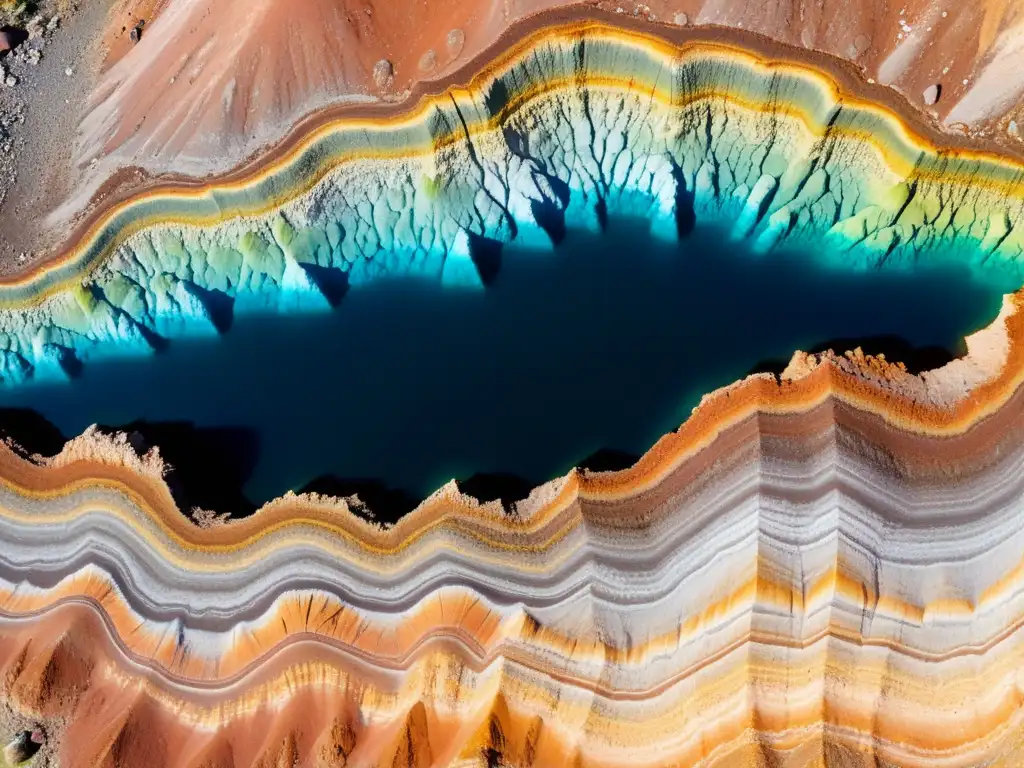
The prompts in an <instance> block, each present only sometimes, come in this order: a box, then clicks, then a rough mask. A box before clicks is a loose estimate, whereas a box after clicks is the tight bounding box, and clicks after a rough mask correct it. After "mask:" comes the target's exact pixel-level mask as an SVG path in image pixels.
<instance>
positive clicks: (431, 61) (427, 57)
mask: <svg viewBox="0 0 1024 768" xmlns="http://www.w3.org/2000/svg"><path fill="white" fill-rule="evenodd" d="M418 66H419V68H420V72H433V71H434V68H435V67H437V53H435V52H434V49H433V48H431V49H429V50H428V51H427V52H426V53H424V54H423V55H422V56H420V61H419V65H418Z"/></svg>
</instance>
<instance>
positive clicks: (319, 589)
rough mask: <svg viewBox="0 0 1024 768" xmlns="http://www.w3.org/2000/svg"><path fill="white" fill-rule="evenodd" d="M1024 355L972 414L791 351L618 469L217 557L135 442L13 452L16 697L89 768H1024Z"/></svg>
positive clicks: (4, 662)
mask: <svg viewBox="0 0 1024 768" xmlns="http://www.w3.org/2000/svg"><path fill="white" fill-rule="evenodd" d="M1022 328H1024V317H1022V316H1021V315H1020V314H1018V312H1017V306H1016V303H1015V302H1008V304H1007V307H1006V309H1005V311H1004V315H1003V316H1002V318H1001V319H1000V321H999V322H997V323H996V325H994V326H993V328H991V329H988V330H987V331H985V332H983V333H982V334H979V335H978V336H977V337H974V338H972V339H971V346H972V352H971V354H970V355H969V356H968V357H967V358H965V359H964V360H962V361H958V363H959V365H960V366H961V369H959V370H960V371H961V372H962V371H963V370H965V369H966V368H969V367H970V366H978V365H981V366H984V365H986V364H991V363H992V361H993V360H992V356H993V355H995V356H996V357H999V356H1000V354H1002V362H1003V364H1004V365H1003V367H1004V369H1005V371H1006V376H1003V377H1001V379H1000V380H998V381H997V380H991V381H984V382H980V383H979V385H978V386H976V387H975V391H976V392H977V393H978V394H979V396H976V397H971V398H969V399H967V400H961V401H957V402H950V403H946V404H941V405H936V404H931V405H929V404H928V403H927V402H926V401H925V402H922V401H920V400H917V399H916V397H913V396H915V395H917V394H919V393H916V392H914V391H913V388H914V387H915V386H927V385H928V381H929V380H928V379H927V378H926V379H925V380H924V381H923V382H922V380H920V379H917V378H916V377H912V376H910V375H908V374H906V373H905V372H903V371H902V370H901V369H900V368H899V367H898V366H892V365H890V364H887V363H885V362H884V361H880V360H876V359H871V358H865V357H861V356H858V355H849V356H846V357H835V356H830V355H826V356H823V357H807V356H802V355H797V356H796V357H795V358H794V361H793V363H792V365H791V366H790V369H789V370H788V371H787V373H786V375H785V377H784V380H783V382H782V383H781V384H780V383H778V382H776V381H774V380H773V379H772V377H770V376H757V377H752V378H750V379H747V380H745V381H743V382H741V383H740V384H737V385H735V386H733V387H730V388H727V389H725V390H722V391H720V392H717V393H714V394H713V395H711V396H709V397H708V398H707V399H706V400H705V401H704V403H703V404H702V405H701V406H700V407H699V408H698V409H697V410H696V412H695V414H694V416H693V418H691V419H690V420H689V421H688V422H687V423H686V424H685V425H684V426H683V427H682V428H681V429H680V430H679V431H678V432H677V433H674V434H672V435H669V436H666V437H665V438H663V440H662V441H660V442H659V443H658V444H657V445H656V446H655V447H654V449H652V451H651V452H650V453H648V454H647V455H646V456H645V457H644V458H643V459H642V460H641V461H640V462H639V463H638V464H637V465H636V466H634V467H633V468H631V469H629V470H626V471H624V472H618V473H588V472H574V473H572V474H570V475H569V476H567V477H565V478H563V479H561V480H558V481H555V482H553V483H550V484H548V485H546V486H544V487H542V488H540V489H538V490H537V491H535V492H534V493H533V494H532V495H531V496H530V498H528V499H527V500H525V501H524V502H522V503H520V504H518V505H517V506H516V507H515V508H514V509H511V510H504V509H502V508H501V507H500V506H499V505H497V504H490V505H481V504H478V503H476V502H475V501H473V500H472V499H470V498H468V497H465V496H462V495H460V494H459V492H458V490H457V489H456V488H455V487H454V485H451V486H448V487H445V488H443V489H441V490H440V491H439V492H438V493H437V494H435V495H434V496H432V497H431V498H430V499H428V500H427V501H425V502H424V503H423V504H422V505H421V506H420V507H419V508H418V509H417V510H416V511H415V512H413V513H411V514H410V515H409V516H407V517H405V518H403V519H402V520H401V521H400V522H399V523H398V524H396V525H394V526H390V527H381V526H378V525H376V524H374V523H372V522H367V520H366V519H365V517H364V516H361V515H360V514H357V513H358V512H359V511H360V510H359V507H358V505H356V506H350V505H351V502H349V503H346V502H343V501H340V500H330V499H324V498H318V497H310V496H294V495H289V496H286V497H284V498H282V499H280V500H278V501H277V502H274V503H272V504H270V505H268V506H267V507H265V508H263V509H262V510H261V511H260V512H258V513H257V514H256V515H255V516H253V517H251V518H249V519H246V520H240V521H235V522H214V523H213V524H210V517H209V515H199V517H200V519H204V520H206V523H207V524H206V525H204V526H203V527H200V526H197V525H195V524H194V523H192V522H189V521H187V520H186V518H185V517H184V516H183V515H182V514H181V513H180V512H179V511H178V510H177V509H176V508H175V506H174V503H173V501H172V500H171V497H170V494H169V492H168V489H167V487H166V486H165V485H164V483H163V481H162V474H161V473H162V470H163V467H162V464H161V462H160V460H159V456H158V455H157V454H156V453H154V452H151V453H149V454H147V455H146V456H143V457H139V456H138V455H136V453H135V452H134V451H133V450H132V449H131V447H130V445H129V444H128V442H127V441H126V440H125V439H123V438H122V439H111V438H104V437H102V436H100V435H98V434H96V433H89V434H87V435H86V436H83V437H82V438H79V439H77V440H75V441H73V442H72V443H70V444H69V445H68V446H67V447H66V448H65V450H64V452H63V453H61V454H60V455H58V456H57V457H55V458H54V459H50V460H41V459H35V460H27V459H25V458H21V457H19V456H18V455H17V454H16V453H15V452H13V451H11V450H10V449H6V450H3V451H2V452H0V466H2V473H0V477H2V480H3V482H2V489H0V536H2V540H3V541H4V543H5V545H4V548H3V550H2V551H0V612H2V615H3V619H2V620H0V626H2V631H0V666H2V667H3V670H4V675H3V681H4V682H3V686H4V692H5V694H6V696H7V697H8V700H9V701H11V702H13V704H14V705H15V706H16V707H17V708H18V709H20V710H21V711H23V712H25V713H26V714H27V715H29V716H32V717H35V718H37V719H38V720H41V721H42V722H43V724H44V725H45V726H46V727H47V729H48V732H50V733H51V734H53V739H52V741H53V742H54V743H55V744H58V745H59V747H58V750H59V751H58V755H57V756H58V758H59V759H60V761H61V764H62V765H68V766H78V765H82V766H85V765H154V766H156V765H182V766H199V765H223V766H231V765H239V766H241V765H254V764H260V765H291V764H293V762H296V761H297V762H298V763H299V764H303V765H350V766H355V765H360V766H393V765H403V766H404V765H415V766H439V765H479V766H495V765H501V766H548V765H578V766H608V765H623V764H624V765H631V766H637V765H651V766H691V765H794V766H796V765H800V766H803V765H822V764H828V765H841V766H845V765H877V764H883V765H907V766H917V765H919V766H937V765H943V766H976V765H982V764H985V765H1007V766H1008V765H1015V764H1017V762H1019V760H1020V759H1021V757H1022V756H1021V755H1020V753H1019V746H1018V745H1019V744H1020V743H1021V742H1020V737H1021V728H1022V723H1021V717H1022V709H1021V705H1020V702H1021V697H1020V694H1019V683H1018V681H1017V677H1018V675H1017V668H1018V666H1019V665H1020V658H1019V653H1020V646H1019V633H1020V625H1021V616H1022V607H1021V605H1020V594H1021V585H1020V582H1021V579H1022V575H1021V574H1022V573H1024V563H1022V561H1021V555H1020V552H1021V550H1022V546H1024V544H1022V541H1021V538H1022V536H1024V529H1022V526H1021V519H1022V515H1021V510H1020V498H1021V490H1020V488H1019V487H1018V486H1019V477H1020V476H1021V473H1020V471H1019V469H1020V467H1019V465H1020V463H1021V461H1022V460H1024V456H1022V453H1021V448H1020V446H1021V433H1022V429H1024V410H1022V408H1024V406H1022V403H1024V400H1022V399H1021V396H1020V394H1019V391H1018V387H1017V386H1016V384H1014V383H1013V382H1016V381H1018V380H1019V377H1020V375H1021V372H1022V370H1024V365H1022V362H1024V361H1022V360H1021V359H1020V356H1019V353H1010V352H1009V350H1011V349H1017V347H1011V346H1010V345H1008V344H1006V343H1005V342H1006V341H1007V338H1008V337H1013V336H1015V335H1016V334H1019V332H1020V330H1021V329H1022ZM958 363H953V364H951V366H952V367H951V369H950V370H945V371H940V372H938V373H937V374H934V375H933V379H934V378H936V377H939V376H953V375H954V374H956V373H957V370H958V369H957V365H958ZM1008 385H1009V387H1008ZM999 392H1002V393H1003V394H1004V395H1006V394H1007V392H1009V394H1008V396H1007V397H1005V398H1000V397H998V396H997V394H998V393H999ZM908 393H909V395H910V396H908ZM1000 400H1001V405H999V407H998V416H997V418H983V416H984V415H985V414H986V413H987V412H988V410H989V408H990V407H991V406H992V404H993V402H998V401H1000ZM61 723H64V725H62V724H61Z"/></svg>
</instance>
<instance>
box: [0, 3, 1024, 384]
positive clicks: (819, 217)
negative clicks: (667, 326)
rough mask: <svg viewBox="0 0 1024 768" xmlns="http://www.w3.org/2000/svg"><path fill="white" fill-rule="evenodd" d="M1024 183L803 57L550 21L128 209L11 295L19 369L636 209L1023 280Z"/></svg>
mask: <svg viewBox="0 0 1024 768" xmlns="http://www.w3.org/2000/svg"><path fill="white" fill-rule="evenodd" d="M1020 179H1021V167H1020V166H1018V165H1017V164H1015V163H1013V162H1010V161H1006V160H1003V159H1000V158H998V157H996V156H988V155H983V154H979V153H976V152H969V151H966V150H956V149H944V148H941V147H937V146H935V145H933V144H931V143H930V142H929V141H927V140H925V139H924V138H922V137H919V136H915V135H914V134H912V133H911V132H910V131H908V130H907V129H906V128H905V127H904V126H903V124H902V123H901V122H900V121H899V119H898V118H897V117H896V116H895V115H894V114H892V113H890V112H888V111H887V110H885V109H882V108H879V107H877V106H873V105H871V104H869V103H867V102H865V101H862V100H859V99H857V98H856V97H854V96H852V95H849V94H844V93H841V92H840V91H839V89H838V88H837V86H836V85H835V83H834V82H833V81H831V80H830V79H829V78H828V76H826V75H825V74H823V73H821V72H817V71H815V70H813V69H811V68H808V67H805V66H800V65H797V64H795V63H792V62H781V61H767V60H763V59H760V58H758V57H757V56H755V55H752V54H750V53H747V52H745V51H743V50H741V49H739V48H735V47H731V46H727V45H723V44H718V43H712V42H690V43H688V44H686V45H683V46H681V47H677V46H674V45H671V44H669V43H666V42H665V41H663V40H660V39H658V38H655V37H649V36H644V35H641V34H639V33H634V32H625V31H616V30H615V29H613V28H611V27H608V26H606V25H603V24H600V23H596V22H581V23H578V24H571V25H567V26H561V27H553V28H546V29H543V30H541V31H538V32H536V33H535V34H534V35H533V36H531V37H529V38H527V39H526V40H524V41H522V42H521V43H520V44H518V45H517V46H515V47H514V48H513V49H512V50H510V51H508V52H507V53H506V54H505V55H503V56H499V57H498V58H497V60H496V61H495V63H494V64H493V65H492V66H491V67H489V68H488V69H487V70H486V71H484V72H483V73H481V74H479V75H478V76H477V77H475V78H474V79H473V80H472V81H471V82H470V83H469V85H468V86H467V87H465V88H451V89H449V90H447V91H445V92H443V93H441V94H438V95H436V96H432V97H429V98H426V99H424V100H423V101H422V102H421V103H420V104H419V105H418V106H417V107H416V108H415V109H413V110H412V111H411V112H409V113H406V114H403V115H400V116H394V117H387V118H358V117H351V118H339V119H338V120H336V121H334V122H331V123H329V124H327V125H324V126H321V127H319V128H318V129H317V130H315V131H314V132H312V133H311V134H310V135H308V136H306V137H305V138H304V139H303V140H302V141H300V142H299V143H298V144H297V145H296V146H294V147H293V148H292V149H291V150H290V151H288V152H286V153H283V154H281V155H279V156H275V157H274V158H273V161H272V162H270V163H269V164H267V165H266V166H265V167H263V168H261V169H259V170H255V171H253V172H252V173H251V174H250V175H242V176H240V177H238V178H233V179H231V180H230V181H225V182H224V183H222V184H212V185H209V186H203V187H189V188H186V187H182V188H160V189H157V190H154V191H151V192H148V193H143V194H140V195H138V196H136V197H133V198H131V199H129V200H127V201H125V202H123V203H121V204H118V205H116V206H114V207H113V208H112V209H110V210H109V211H107V212H106V213H105V214H102V215H100V216H99V217H98V219H96V220H95V221H94V222H93V223H92V225H91V226H89V227H87V228H86V229H85V230H84V231H83V232H81V233H80V235H81V236H80V237H79V238H78V239H77V240H76V241H75V242H74V244H73V245H72V246H71V247H70V248H69V250H68V251H67V252H66V253H65V254H63V255H62V256H61V257H60V258H58V259H56V260H54V261H53V262H52V263H50V264H48V265H46V266H45V267H41V268H39V269H37V270H35V271H34V272H32V273H31V274H29V275H26V276H23V277H21V278H17V279H13V280H10V281H7V282H5V283H3V284H2V285H0V307H2V309H0V326H2V327H3V332H4V333H3V335H2V336H0V351H2V354H3V357H2V360H0V376H2V377H3V380H4V381H5V382H7V383H11V382H15V383H16V382H21V381H24V380H26V379H29V378H37V379H38V378H46V377H52V376H62V375H64V374H65V373H66V372H67V371H68V370H69V369H72V368H74V367H77V366H78V365H79V364H81V363H83V362H85V363H87V362H88V360H89V359H90V358H93V357H95V356H97V355H102V354H108V353H122V352H146V351H148V350H150V349H151V348H152V347H153V346H154V345H155V344H158V343H159V340H160V337H174V336H179V335H182V334H186V333H214V332H216V331H217V329H218V328H222V327H224V325H225V324H226V315H229V314H230V313H232V312H234V313H239V312H246V311H283V312H295V311H316V310H317V309H324V308H327V307H328V305H329V304H330V302H331V301H332V296H333V295H337V293H338V291H337V290H336V289H337V286H339V285H343V286H344V285H358V284H359V283H363V282H366V281H369V280H374V279H378V278H380V277H382V276H385V275H387V276H394V275H406V276H410V275H411V276H421V277H423V278H425V279H432V280H441V281H443V282H445V283H446V284H450V285H452V286H456V287H467V286H468V287H479V286H480V285H481V284H482V282H483V281H484V280H486V279H489V270H488V268H487V267H486V265H485V264H484V263H483V262H485V261H486V259H487V256H488V254H490V253H492V252H493V251H494V249H495V247H498V246H500V245H501V244H504V243H508V242H512V241H515V242H518V243H521V244H527V245H533V246H536V247H541V248H550V247H551V244H552V240H557V239H558V238H559V237H560V235H561V233H562V232H563V231H564V230H565V229H572V228H591V229H598V228H600V227H601V226H602V223H603V222H604V221H605V220H606V218H607V217H614V216H641V217H645V218H647V219H649V220H650V221H651V226H652V228H653V230H654V231H655V232H656V234H658V235H659V236H663V237H667V238H676V237H679V236H680V235H681V234H685V233H686V232H687V231H688V230H689V229H690V228H691V227H692V226H695V225H698V224H703V223H707V224H723V223H728V225H729V226H731V227H732V229H733V232H734V235H735V236H736V237H737V238H739V239H749V240H750V241H751V242H752V243H753V245H754V247H755V248H756V249H758V250H760V251H769V250H771V249H773V248H778V247H786V248H802V247H807V246H808V245H809V244H811V243H813V244H815V253H817V254H819V255H820V254H828V255H827V256H825V257H823V258H827V259H828V260H829V262H830V263H833V264H835V266H837V267H841V268H849V269H860V268H872V267H881V268H886V269H907V268H920V267H922V266H927V265H928V264H932V263H936V262H938V261H941V260H943V259H950V258H953V259H956V260H957V261H958V262H962V263H964V264H965V265H966V266H967V267H969V268H970V269H972V270H973V271H974V272H975V273H976V274H978V275H980V276H984V277H986V278H991V279H998V280H1000V281H1002V283H1004V284H1006V285H1012V286H1013V287H1017V286H1019V285H1020V284H1021V283H1022V282H1024V279H1022V278H1021V275H1020V269H1019V265H1018V263H1017V260H1018V257H1019V255H1020V253H1021V247H1022V246H1021V243H1022V242H1024V240H1022V234H1024V227H1022V226H1021V225H1020V220H1021V211H1022V205H1021V192H1020V183H1019V182H1020ZM822 246H824V247H822Z"/></svg>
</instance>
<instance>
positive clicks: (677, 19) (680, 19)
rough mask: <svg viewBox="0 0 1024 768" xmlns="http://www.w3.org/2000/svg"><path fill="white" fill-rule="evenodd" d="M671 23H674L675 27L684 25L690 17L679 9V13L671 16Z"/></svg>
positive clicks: (688, 21)
mask: <svg viewBox="0 0 1024 768" xmlns="http://www.w3.org/2000/svg"><path fill="white" fill-rule="evenodd" d="M672 23H673V24H675V25H676V26H677V27H685V26H686V25H687V24H689V23H690V17H689V16H687V15H686V14H685V13H683V12H682V11H680V12H679V13H677V14H676V15H675V16H673V17H672Z"/></svg>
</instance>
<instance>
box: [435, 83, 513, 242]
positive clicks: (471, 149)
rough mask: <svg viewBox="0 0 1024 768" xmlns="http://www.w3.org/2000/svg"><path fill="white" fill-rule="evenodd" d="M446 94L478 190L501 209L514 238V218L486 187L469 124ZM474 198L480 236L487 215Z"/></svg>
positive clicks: (484, 174)
mask: <svg viewBox="0 0 1024 768" xmlns="http://www.w3.org/2000/svg"><path fill="white" fill-rule="evenodd" d="M448 96H449V98H450V99H451V102H452V106H453V107H454V108H455V114H456V115H458V118H459V123H460V124H461V125H462V132H463V134H464V136H465V139H466V151H467V153H468V154H469V159H470V161H471V162H472V163H473V165H474V166H475V167H476V169H477V171H478V172H479V174H480V175H479V183H480V190H481V191H483V193H484V194H485V195H486V196H487V197H488V198H490V200H491V202H492V203H494V205H495V206H497V208H498V210H499V211H501V215H502V216H503V217H504V219H505V222H506V224H508V228H509V233H510V235H511V236H512V238H515V236H516V234H517V232H518V226H517V225H516V222H515V219H514V218H512V214H511V213H509V210H508V208H507V207H506V206H505V205H503V204H502V203H501V202H500V201H499V200H498V199H497V198H496V197H495V196H494V195H493V194H492V193H491V191H490V190H489V189H488V188H487V171H486V169H484V166H483V164H482V163H481V162H480V159H479V157H478V156H477V152H476V146H475V145H474V144H473V137H472V135H471V134H470V131H469V125H468V124H467V123H466V118H465V116H464V115H463V114H462V110H461V109H460V108H459V104H458V102H457V101H456V100H455V96H454V94H449V95H448ZM476 198H477V196H476V195H473V209H474V210H475V211H476V213H477V216H478V217H479V219H480V233H479V234H480V235H481V236H485V235H486V234H487V217H486V216H485V215H484V214H483V213H482V212H481V211H480V208H479V206H478V205H477V202H476Z"/></svg>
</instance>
